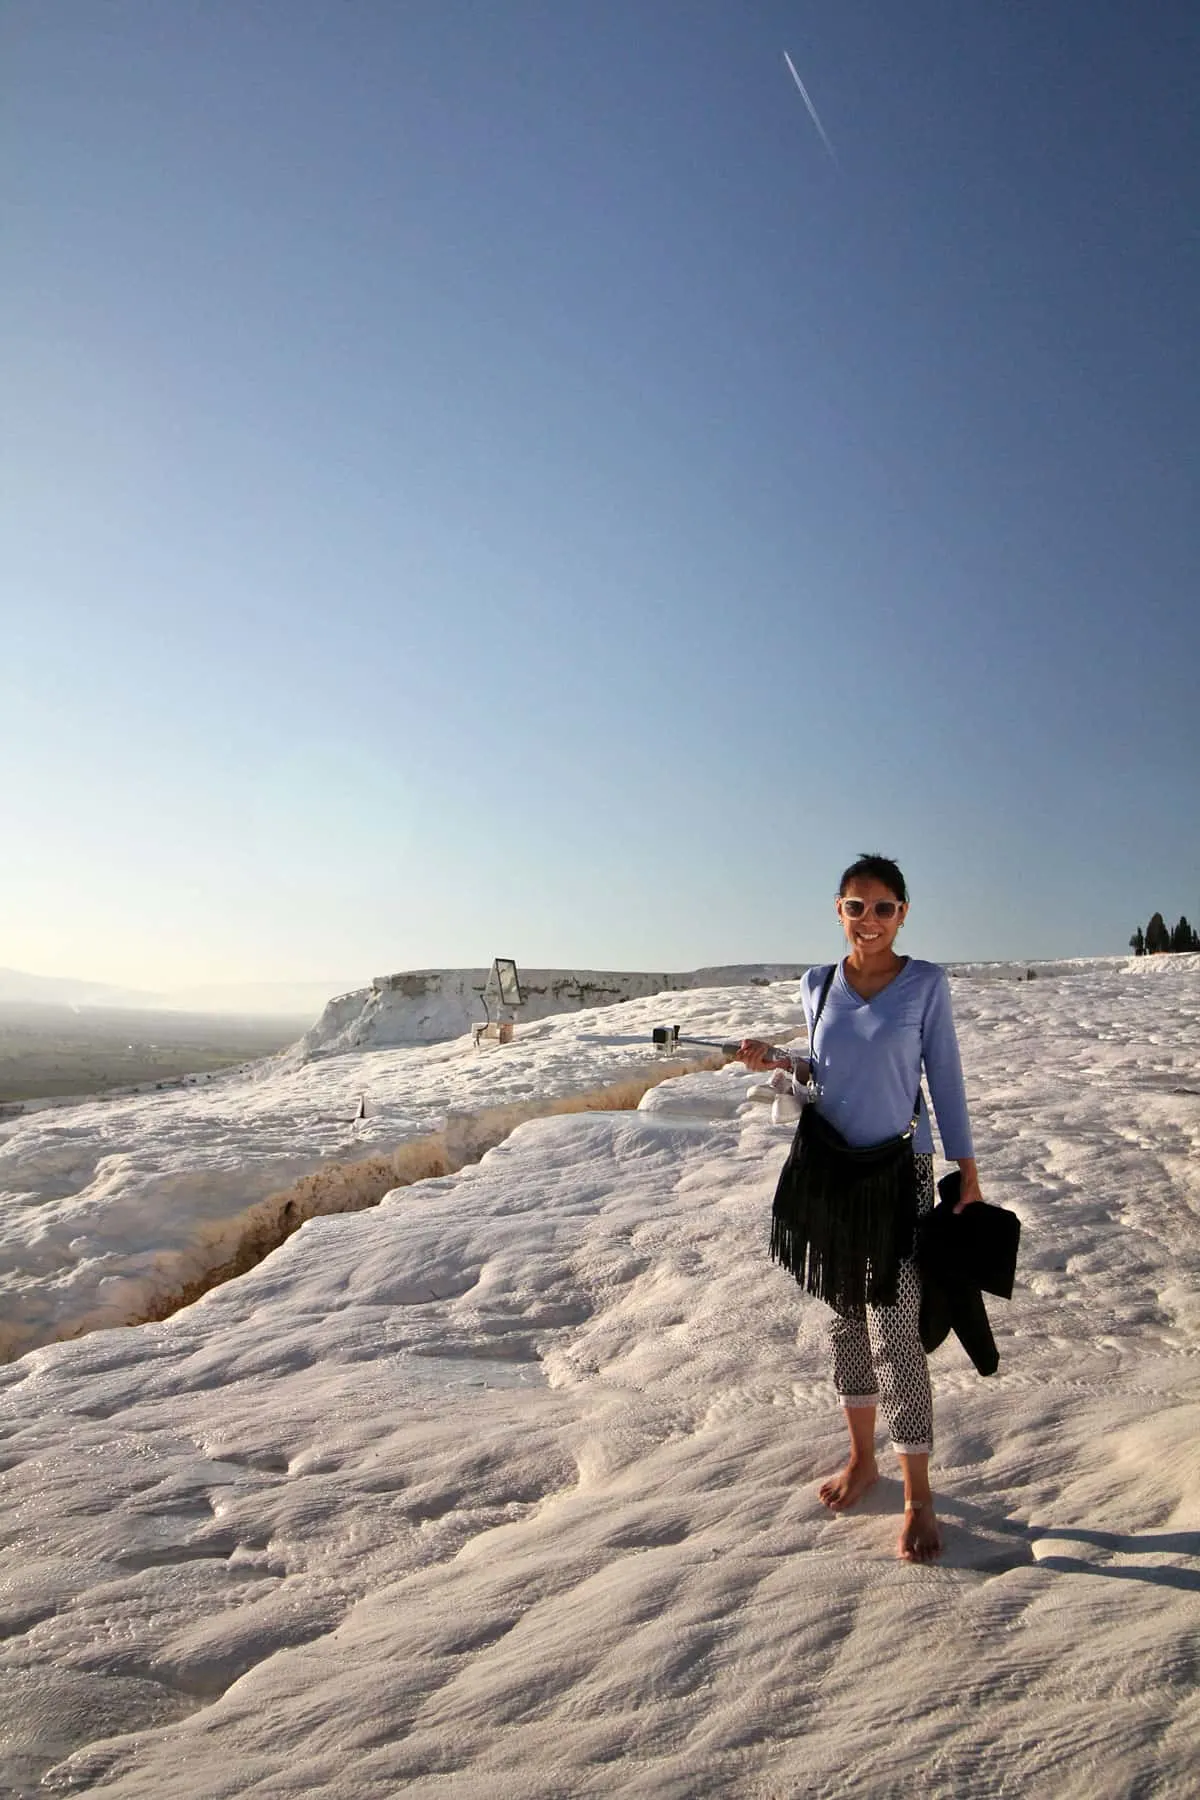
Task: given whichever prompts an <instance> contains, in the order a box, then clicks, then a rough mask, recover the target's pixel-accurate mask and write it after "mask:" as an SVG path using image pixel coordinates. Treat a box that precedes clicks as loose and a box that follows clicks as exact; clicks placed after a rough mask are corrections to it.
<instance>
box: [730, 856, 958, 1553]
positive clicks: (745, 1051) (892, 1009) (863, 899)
mask: <svg viewBox="0 0 1200 1800" xmlns="http://www.w3.org/2000/svg"><path fill="white" fill-rule="evenodd" d="M837 912H838V918H839V919H840V920H841V924H842V929H843V931H844V932H845V934H846V943H847V946H848V949H847V954H846V955H845V956H844V957H843V958H842V960H841V962H840V963H839V964H836V965H834V966H833V967H832V968H830V967H828V966H827V967H825V968H815V969H810V970H809V971H808V973H807V974H806V975H805V977H804V981H803V984H802V998H803V1003H804V1014H805V1019H806V1021H807V1023H808V1027H809V1057H810V1059H811V1070H812V1077H813V1080H814V1085H815V1087H816V1094H817V1097H816V1101H815V1105H816V1108H817V1112H818V1113H819V1114H820V1115H821V1117H822V1119H824V1120H825V1121H827V1122H828V1124H830V1125H833V1126H834V1127H836V1130H837V1131H838V1132H840V1133H841V1135H842V1137H843V1138H844V1139H845V1141H846V1143H848V1144H850V1145H852V1146H853V1147H854V1148H856V1149H858V1148H861V1147H863V1146H865V1145H875V1144H882V1143H883V1142H885V1141H886V1140H887V1139H890V1138H896V1137H898V1136H899V1135H900V1134H902V1133H904V1132H906V1131H907V1130H908V1128H909V1125H910V1124H911V1122H912V1118H913V1112H914V1107H913V1100H914V1095H916V1094H917V1093H918V1092H919V1087H920V1079H921V1068H922V1064H924V1070H925V1075H926V1077H927V1079H928V1082H929V1091H930V1095H931V1096H932V1099H933V1105H934V1109H935V1111H936V1113H937V1121H938V1131H939V1133H940V1136H941V1139H942V1147H943V1149H944V1151H945V1154H946V1156H947V1157H948V1158H949V1159H950V1160H951V1161H952V1162H957V1164H958V1166H959V1168H960V1169H961V1171H962V1192H961V1197H960V1200H959V1202H958V1206H957V1208H956V1210H961V1209H962V1207H964V1206H970V1205H973V1204H974V1203H975V1202H976V1201H978V1200H979V1199H981V1198H982V1196H981V1194H980V1192H979V1175H978V1171H977V1169H976V1166H975V1158H974V1153H973V1147H972V1143H971V1126H970V1121H969V1119H968V1116H967V1102H966V1093H965V1091H964V1088H963V1078H962V1063H961V1060H960V1058H959V1053H958V1040H957V1038H956V1037H955V1033H954V1021H953V1018H952V1016H951V1011H950V987H949V983H948V981H947V979H946V974H945V971H944V970H943V969H941V968H939V967H938V965H937V964H936V963H928V962H920V961H918V960H917V959H916V958H915V957H911V956H898V955H897V954H896V950H895V941H896V934H897V933H898V932H899V931H900V929H901V927H902V926H903V924H904V921H905V918H906V917H907V915H908V888H907V886H906V885H905V881H904V877H903V875H902V874H901V873H900V870H899V869H898V868H897V867H896V864H895V863H894V862H891V861H890V860H889V859H888V858H887V857H883V856H861V857H859V859H858V861H857V862H855V863H852V864H851V866H850V867H849V868H848V869H847V870H846V872H845V874H844V875H843V876H842V879H841V883H840V886H839V888H838V897H837ZM738 1055H739V1057H740V1059H741V1061H743V1062H744V1063H745V1064H746V1066H747V1067H748V1068H751V1069H756V1070H757V1069H766V1068H769V1067H778V1066H780V1064H781V1063H783V1062H785V1061H787V1062H792V1063H793V1065H794V1067H795V1070H796V1075H797V1078H798V1080H800V1081H801V1082H807V1081H808V1079H809V1074H810V1064H809V1063H804V1062H799V1061H798V1060H797V1059H793V1058H789V1057H787V1055H786V1052H781V1051H777V1050H774V1049H773V1048H772V1046H771V1045H769V1044H765V1043H762V1042H760V1041H759V1040H758V1039H754V1038H749V1039H746V1040H745V1042H743V1043H742V1044H741V1045H740V1046H739V1049H738ZM912 1144H913V1151H914V1157H913V1161H914V1163H915V1172H916V1210H917V1212H918V1214H919V1213H925V1212H928V1211H930V1210H931V1209H932V1206H933V1201H934V1191H933V1135H932V1132H931V1131H930V1126H929V1117H928V1114H927V1112H926V1109H925V1104H924V1100H923V1098H922V1099H921V1100H920V1102H919V1104H918V1107H917V1124H916V1130H915V1133H914V1135H913V1140H912ZM912 1250H913V1246H912V1244H911V1243H907V1244H905V1245H904V1246H903V1249H902V1250H901V1251H900V1260H899V1261H898V1263H897V1264H896V1276H895V1290H894V1291H895V1303H894V1304H871V1303H870V1300H869V1299H868V1300H867V1302H866V1303H863V1304H857V1303H856V1304H852V1305H850V1306H849V1307H847V1308H846V1309H845V1310H843V1311H841V1312H835V1314H834V1317H833V1320H832V1322H831V1324H830V1328H829V1338H830V1345H831V1348H832V1351H833V1378H834V1385H835V1387H836V1388H837V1391H838V1395H839V1397H840V1399H841V1403H842V1406H843V1408H844V1409H845V1413H846V1424H847V1426H848V1428H849V1432H850V1455H849V1458H848V1460H847V1462H846V1466H845V1468H843V1469H841V1470H840V1471H839V1472H838V1474H836V1475H833V1476H831V1477H830V1479H829V1480H828V1481H826V1482H825V1483H824V1484H823V1485H822V1487H821V1488H820V1490H819V1491H820V1497H821V1499H822V1500H823V1501H824V1503H825V1505H826V1506H828V1507H830V1508H831V1509H832V1510H833V1511H834V1512H842V1511H844V1510H845V1509H846V1508H847V1507H850V1506H853V1505H854V1503H855V1501H857V1500H858V1499H859V1498H860V1497H861V1496H862V1495H863V1494H864V1493H865V1492H866V1490H867V1489H868V1488H869V1487H870V1486H871V1485H872V1483H873V1482H874V1481H875V1480H877V1478H878V1475H879V1469H878V1466H877V1464H876V1461H875V1409H876V1406H877V1405H882V1407H883V1412H884V1418H885V1420H886V1422H887V1425H888V1428H889V1431H890V1433H891V1438H892V1443H893V1445H894V1447H895V1450H896V1454H897V1455H898V1457H899V1459H900V1466H901V1469H902V1470H903V1474H904V1523H903V1526H902V1528H901V1531H900V1539H899V1554H900V1556H901V1558H902V1559H903V1560H904V1561H905V1562H931V1561H933V1559H934V1558H935V1557H937V1556H938V1554H939V1553H940V1551H941V1534H940V1532H939V1531H938V1523H937V1518H936V1515H935V1513H934V1510H933V1495H932V1493H931V1491H930V1486H929V1455H930V1451H931V1450H932V1448H933V1401H932V1395H931V1393H930V1387H929V1365H928V1363H927V1362H926V1359H925V1352H924V1349H923V1348H922V1345H921V1337H920V1329H919V1325H920V1307H921V1283H920V1276H919V1274H918V1271H917V1266H916V1263H915V1261H914V1260H913V1255H912Z"/></svg>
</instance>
